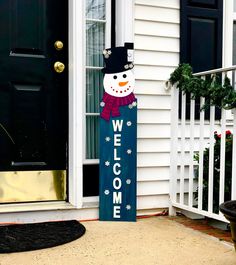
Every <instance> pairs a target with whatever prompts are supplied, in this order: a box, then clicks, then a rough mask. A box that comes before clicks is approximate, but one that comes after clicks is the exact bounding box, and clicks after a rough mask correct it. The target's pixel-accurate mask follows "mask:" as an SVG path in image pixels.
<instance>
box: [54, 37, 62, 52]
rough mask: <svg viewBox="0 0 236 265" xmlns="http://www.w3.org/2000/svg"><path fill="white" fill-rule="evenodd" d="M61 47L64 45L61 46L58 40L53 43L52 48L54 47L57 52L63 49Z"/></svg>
mask: <svg viewBox="0 0 236 265" xmlns="http://www.w3.org/2000/svg"><path fill="white" fill-rule="evenodd" d="M63 46H64V44H63V42H62V41H60V40H57V41H55V43H54V47H55V49H56V50H58V51H60V50H62V49H63Z"/></svg>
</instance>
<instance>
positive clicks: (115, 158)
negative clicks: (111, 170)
mask: <svg viewBox="0 0 236 265" xmlns="http://www.w3.org/2000/svg"><path fill="white" fill-rule="evenodd" d="M114 160H115V161H119V160H120V157H118V156H117V149H116V148H114Z"/></svg>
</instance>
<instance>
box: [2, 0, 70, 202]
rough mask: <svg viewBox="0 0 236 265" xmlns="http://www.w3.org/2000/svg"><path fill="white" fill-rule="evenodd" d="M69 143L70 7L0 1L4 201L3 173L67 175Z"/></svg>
mask: <svg viewBox="0 0 236 265" xmlns="http://www.w3.org/2000/svg"><path fill="white" fill-rule="evenodd" d="M58 41H59V42H58ZM62 44H63V47H62ZM63 64H64V66H65V69H64V70H63ZM59 72H61V73H59ZM67 138H68V1H67V0H0V197H1V192H4V190H3V191H1V172H13V171H14V172H16V171H17V172H22V171H34V172H35V171H39V172H43V171H58V170H66V167H67ZM12 184H13V183H12Z"/></svg>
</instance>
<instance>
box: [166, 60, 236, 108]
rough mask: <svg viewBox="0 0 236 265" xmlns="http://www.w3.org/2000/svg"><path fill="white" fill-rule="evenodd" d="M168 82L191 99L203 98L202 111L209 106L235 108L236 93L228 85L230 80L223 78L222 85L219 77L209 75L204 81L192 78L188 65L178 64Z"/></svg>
mask: <svg viewBox="0 0 236 265" xmlns="http://www.w3.org/2000/svg"><path fill="white" fill-rule="evenodd" d="M169 82H170V83H171V84H172V85H174V84H176V86H177V88H179V89H180V91H183V92H184V93H191V94H192V98H193V99H196V98H199V97H205V98H206V100H205V105H204V106H203V109H206V108H208V107H209V106H211V105H214V106H217V107H219V108H224V109H233V108H235V107H236V91H235V90H234V88H233V87H232V85H231V84H230V79H229V78H228V77H227V76H225V78H224V80H223V84H222V81H221V75H211V76H210V75H209V76H206V78H205V79H202V78H200V77H195V76H193V71H192V67H191V66H190V65H189V64H180V65H179V66H178V68H176V69H175V71H174V72H173V73H171V75H170V79H169Z"/></svg>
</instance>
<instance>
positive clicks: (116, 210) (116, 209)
mask: <svg viewBox="0 0 236 265" xmlns="http://www.w3.org/2000/svg"><path fill="white" fill-rule="evenodd" d="M113 218H120V206H114V208H113Z"/></svg>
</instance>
